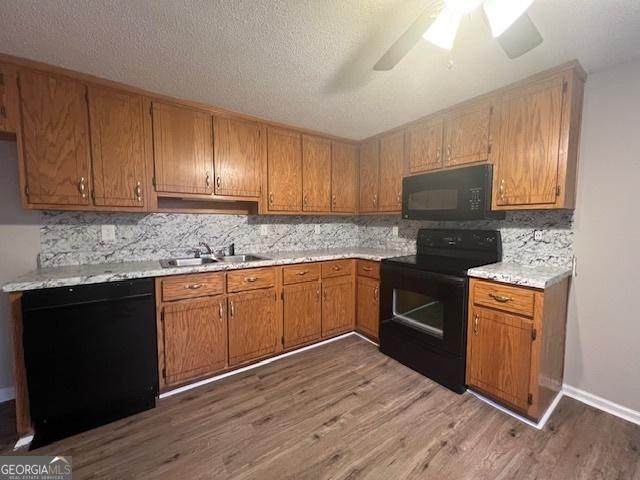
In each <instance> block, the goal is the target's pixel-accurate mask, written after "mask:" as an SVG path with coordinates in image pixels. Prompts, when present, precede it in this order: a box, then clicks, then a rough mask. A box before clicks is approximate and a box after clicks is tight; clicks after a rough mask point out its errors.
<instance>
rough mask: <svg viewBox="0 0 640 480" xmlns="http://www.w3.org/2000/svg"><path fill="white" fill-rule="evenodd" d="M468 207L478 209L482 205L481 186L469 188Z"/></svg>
mask: <svg viewBox="0 0 640 480" xmlns="http://www.w3.org/2000/svg"><path fill="white" fill-rule="evenodd" d="M469 194H470V195H469V209H470V210H480V207H481V206H482V187H476V188H470V189H469Z"/></svg>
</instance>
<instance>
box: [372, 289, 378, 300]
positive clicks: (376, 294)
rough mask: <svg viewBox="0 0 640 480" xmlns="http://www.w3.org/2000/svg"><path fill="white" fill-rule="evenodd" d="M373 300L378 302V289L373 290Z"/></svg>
mask: <svg viewBox="0 0 640 480" xmlns="http://www.w3.org/2000/svg"><path fill="white" fill-rule="evenodd" d="M373 298H374V300H378V287H376V288H374V289H373Z"/></svg>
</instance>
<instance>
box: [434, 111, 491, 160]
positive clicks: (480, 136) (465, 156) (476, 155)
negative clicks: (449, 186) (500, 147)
mask: <svg viewBox="0 0 640 480" xmlns="http://www.w3.org/2000/svg"><path fill="white" fill-rule="evenodd" d="M492 116H493V102H492V101H488V100H485V101H482V102H478V103H474V104H473V105H471V106H467V107H462V108H460V109H458V110H455V111H454V112H452V113H451V114H449V115H448V116H447V127H446V130H447V133H446V137H447V138H446V142H445V143H446V145H447V152H446V155H445V160H444V164H445V166H446V167H454V166H456V165H464V164H467V163H477V162H486V161H487V160H489V154H490V152H491V119H492Z"/></svg>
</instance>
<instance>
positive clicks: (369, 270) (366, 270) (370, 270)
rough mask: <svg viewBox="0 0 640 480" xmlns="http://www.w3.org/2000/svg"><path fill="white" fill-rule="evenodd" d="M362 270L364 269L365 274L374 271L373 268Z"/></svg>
mask: <svg viewBox="0 0 640 480" xmlns="http://www.w3.org/2000/svg"><path fill="white" fill-rule="evenodd" d="M362 269H363V270H364V271H365V272H372V271H373V268H371V267H362Z"/></svg>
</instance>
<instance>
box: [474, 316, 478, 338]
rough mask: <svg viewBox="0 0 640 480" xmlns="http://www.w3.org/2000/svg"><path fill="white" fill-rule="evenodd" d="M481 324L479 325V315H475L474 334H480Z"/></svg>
mask: <svg viewBox="0 0 640 480" xmlns="http://www.w3.org/2000/svg"><path fill="white" fill-rule="evenodd" d="M478 331H479V326H478V315H474V316H473V334H474V335H478Z"/></svg>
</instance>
